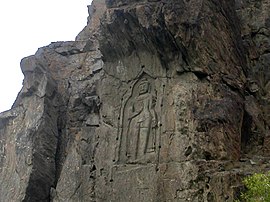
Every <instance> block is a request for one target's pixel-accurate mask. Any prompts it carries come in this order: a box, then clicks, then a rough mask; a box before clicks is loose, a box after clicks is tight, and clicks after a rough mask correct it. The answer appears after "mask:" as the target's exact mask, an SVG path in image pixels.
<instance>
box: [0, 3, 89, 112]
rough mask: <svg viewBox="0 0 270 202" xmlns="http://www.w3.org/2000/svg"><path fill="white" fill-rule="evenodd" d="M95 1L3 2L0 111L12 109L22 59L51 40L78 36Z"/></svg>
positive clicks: (20, 75) (0, 38) (20, 74)
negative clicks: (89, 6) (90, 6)
mask: <svg viewBox="0 0 270 202" xmlns="http://www.w3.org/2000/svg"><path fill="white" fill-rule="evenodd" d="M91 1H92V0H2V1H1V2H0V27H1V31H0V40H1V47H0V112H2V111H5V110H8V109H10V107H11V105H12V104H13V102H14V101H15V98H16V96H17V94H18V92H19V91H20V89H21V87H22V80H23V74H22V73H21V69H20V60H21V59H22V58H23V57H26V56H29V55H33V54H34V53H35V52H36V51H37V49H38V48H39V47H42V46H45V45H48V44H50V43H51V42H55V41H70V40H74V39H75V37H76V35H77V34H78V33H79V32H80V31H81V30H82V29H83V28H84V26H85V25H86V23H87V16H88V13H87V5H90V4H91Z"/></svg>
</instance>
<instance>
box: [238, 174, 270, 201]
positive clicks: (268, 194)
mask: <svg viewBox="0 0 270 202" xmlns="http://www.w3.org/2000/svg"><path fill="white" fill-rule="evenodd" d="M243 183H244V185H245V187H246V191H245V192H243V193H241V201H245V202H270V172H268V173H266V174H263V173H255V174H253V175H251V176H249V177H246V178H244V180H243ZM238 201H239V200H238Z"/></svg>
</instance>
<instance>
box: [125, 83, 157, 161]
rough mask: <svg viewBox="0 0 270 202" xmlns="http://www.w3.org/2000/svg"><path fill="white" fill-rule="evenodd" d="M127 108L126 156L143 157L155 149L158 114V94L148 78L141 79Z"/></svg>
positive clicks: (132, 157) (134, 158) (130, 158)
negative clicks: (153, 90) (154, 91)
mask: <svg viewBox="0 0 270 202" xmlns="http://www.w3.org/2000/svg"><path fill="white" fill-rule="evenodd" d="M135 88H136V86H135ZM133 90H134V91H133V92H134V93H135V95H134V97H133V96H132V100H131V102H130V104H129V105H127V106H126V107H128V109H127V113H128V114H127V119H128V121H127V123H128V127H127V134H126V135H127V137H126V156H127V158H128V159H129V160H131V161H132V160H136V159H141V158H142V157H143V156H145V154H146V153H151V152H154V151H155V138H156V131H155V130H156V125H157V116H156V112H155V105H156V96H155V95H153V94H152V93H151V90H152V89H151V85H150V83H149V81H148V80H147V79H146V78H143V79H141V81H140V82H139V84H138V85H137V89H133Z"/></svg>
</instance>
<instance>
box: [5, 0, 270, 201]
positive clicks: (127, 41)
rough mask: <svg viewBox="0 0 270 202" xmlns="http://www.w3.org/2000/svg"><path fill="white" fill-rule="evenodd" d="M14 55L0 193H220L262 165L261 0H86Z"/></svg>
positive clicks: (8, 197)
mask: <svg viewBox="0 0 270 202" xmlns="http://www.w3.org/2000/svg"><path fill="white" fill-rule="evenodd" d="M88 11H89V18H88V23H87V25H86V27H85V28H84V29H83V30H82V31H81V32H80V33H79V34H78V36H77V37H76V40H75V41H68V42H55V43H51V44H50V45H48V46H45V47H42V48H39V49H38V51H37V52H36V53H35V54H34V55H32V56H29V57H26V58H24V59H22V61H21V69H22V72H23V74H24V76H25V78H24V83H23V84H24V85H23V88H22V90H21V91H20V92H19V94H18V97H17V99H16V101H15V103H14V105H13V107H12V109H11V110H9V111H6V112H3V113H1V114H0V182H1V185H0V201H12V202H13V201H14V202H19V201H23V202H35V201H36V202H48V201H52V202H64V201H65V202H66V201H70V202H72V201H74V202H79V201H93V202H94V201H95V202H101V201H104V202H105V201H114V202H126V201H131V202H133V201H134V202H137V201H141V202H150V201H153V202H163V201H164V202H165V201H166V202H167V201H171V202H173V201H175V202H176V201H180V202H182V201H183V202H184V201H194V202H217V201H218V202H219V201H233V200H234V199H236V198H237V197H238V196H239V194H240V192H241V190H243V185H242V183H241V181H242V178H243V177H244V176H246V175H249V174H251V173H254V172H265V171H267V170H269V169H270V164H269V159H270V158H269V154H270V153H269V152H270V131H269V130H270V129H269V127H270V116H269V112H270V107H269V106H270V105H269V104H270V94H269V90H270V74H269V71H268V68H269V67H270V38H269V37H270V1H269V0H256V1H253V0H220V1H217V0H177V1H176V0H166V1H164V0H121V1H120V0H94V1H93V3H92V4H91V6H89V7H88Z"/></svg>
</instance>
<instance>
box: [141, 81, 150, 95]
mask: <svg viewBox="0 0 270 202" xmlns="http://www.w3.org/2000/svg"><path fill="white" fill-rule="evenodd" d="M148 90H149V83H147V82H145V83H141V84H140V85H139V94H140V95H142V94H145V93H147V92H148Z"/></svg>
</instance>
